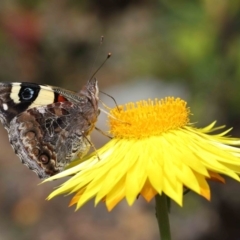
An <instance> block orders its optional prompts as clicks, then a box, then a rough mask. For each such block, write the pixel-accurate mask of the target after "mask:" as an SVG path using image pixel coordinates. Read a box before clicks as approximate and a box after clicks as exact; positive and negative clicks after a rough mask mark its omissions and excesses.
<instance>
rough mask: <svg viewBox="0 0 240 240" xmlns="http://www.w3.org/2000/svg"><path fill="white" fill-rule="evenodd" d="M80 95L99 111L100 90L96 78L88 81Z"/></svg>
mask: <svg viewBox="0 0 240 240" xmlns="http://www.w3.org/2000/svg"><path fill="white" fill-rule="evenodd" d="M80 95H84V96H85V97H87V98H88V100H89V101H90V102H91V103H92V105H93V107H94V109H95V110H98V100H99V97H98V95H99V88H98V81H97V79H96V78H92V79H90V80H88V82H87V84H86V85H85V86H84V87H83V89H82V90H81V91H80Z"/></svg>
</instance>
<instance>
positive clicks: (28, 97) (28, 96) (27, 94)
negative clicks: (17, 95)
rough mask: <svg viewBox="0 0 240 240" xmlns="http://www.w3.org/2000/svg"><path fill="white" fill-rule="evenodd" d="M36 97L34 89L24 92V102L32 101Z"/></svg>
mask: <svg viewBox="0 0 240 240" xmlns="http://www.w3.org/2000/svg"><path fill="white" fill-rule="evenodd" d="M33 95H34V90H33V89H32V88H25V89H23V90H22V93H21V97H22V99H23V100H31V99H32V98H33Z"/></svg>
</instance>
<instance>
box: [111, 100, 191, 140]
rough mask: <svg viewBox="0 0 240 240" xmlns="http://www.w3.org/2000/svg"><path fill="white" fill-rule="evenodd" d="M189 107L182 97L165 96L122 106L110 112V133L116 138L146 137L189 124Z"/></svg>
mask: <svg viewBox="0 0 240 240" xmlns="http://www.w3.org/2000/svg"><path fill="white" fill-rule="evenodd" d="M189 115H190V110H189V108H188V107H187V103H186V102H185V101H184V100H182V99H180V98H173V97H166V98H164V99H161V100H159V99H155V100H151V99H149V100H148V101H139V102H136V103H128V104H125V105H120V106H118V107H116V108H114V109H112V110H111V111H110V115H109V119H108V122H109V126H110V133H111V134H112V135H113V136H114V137H115V138H128V139H129V138H131V139H133V138H136V139H139V138H146V137H151V136H159V135H161V134H163V133H165V132H168V131H171V130H175V129H178V128H181V127H184V126H186V125H187V124H188V123H189Z"/></svg>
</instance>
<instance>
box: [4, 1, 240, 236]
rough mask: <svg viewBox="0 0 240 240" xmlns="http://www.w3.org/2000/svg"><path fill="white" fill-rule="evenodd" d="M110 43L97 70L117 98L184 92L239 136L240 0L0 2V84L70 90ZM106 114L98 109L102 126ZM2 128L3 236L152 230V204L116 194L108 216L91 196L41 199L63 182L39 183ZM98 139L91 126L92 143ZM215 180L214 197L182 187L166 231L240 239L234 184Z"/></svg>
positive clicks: (197, 113) (197, 108)
mask: <svg viewBox="0 0 240 240" xmlns="http://www.w3.org/2000/svg"><path fill="white" fill-rule="evenodd" d="M101 35H104V36H105V41H104V44H103V45H102V47H101V48H100V51H99V55H98V58H97V60H96V63H95V64H94V59H95V57H96V55H97V51H98V50H97V49H98V45H99V38H100V36H101ZM108 52H112V53H113V56H112V58H111V59H110V60H108V62H107V63H106V65H105V66H104V67H103V68H102V69H101V70H100V72H99V73H98V74H97V78H98V80H99V85H100V88H101V90H103V91H105V92H107V93H108V94H111V95H113V96H114V97H115V98H116V100H117V101H118V102H119V103H124V102H127V101H131V100H132V101H135V100H138V99H146V98H148V97H159V98H160V97H163V96H166V95H173V96H176V97H177V96H180V97H182V98H184V99H186V100H187V101H188V103H189V106H190V107H191V109H192V112H193V113H194V115H193V116H192V122H199V124H198V125H199V126H203V125H206V124H208V123H210V122H212V121H214V120H215V119H218V124H226V125H227V126H229V127H231V126H233V127H234V130H233V132H232V135H234V136H240V108H239V105H240V94H239V91H240V67H239V66H240V1H239V0H231V1H229V0H199V1H192V0H181V1H167V0H140V1H137V0H129V1H127V0H88V1H83V0H52V1H50V0H49V1H46V0H45V1H40V0H35V1H32V0H11V1H10V0H1V1H0V81H5V82H8V81H29V82H38V83H45V84H49V85H57V86H61V87H64V88H68V89H71V90H77V89H80V88H81V86H82V85H83V84H84V83H86V81H87V79H88V78H89V76H90V75H91V73H92V72H93V69H96V68H97V66H99V65H100V64H101V63H102V61H103V60H104V59H105V57H106V56H107V53H108ZM93 65H94V67H92V66H93ZM101 98H102V99H103V101H104V102H105V103H107V104H109V105H111V104H113V103H112V101H110V100H109V99H108V98H107V97H105V96H101ZM104 119H105V116H104V114H101V117H100V119H99V123H98V127H100V128H102V129H106V125H105V123H104V121H105V120H104ZM0 136H1V137H0V240H12V239H19V240H31V239H36V240H50V239H57V240H65V239H68V240H70V239H71V240H75V239H81V240H95V239H103V240H109V239H116V240H118V239H119V240H120V239H126V240H135V239H137V240H146V239H148V240H155V239H158V228H157V223H156V221H155V219H154V203H153V202H152V203H150V204H146V203H145V202H144V201H143V200H142V199H139V200H137V201H136V203H135V204H134V205H133V207H128V206H127V204H126V203H125V202H124V201H123V202H122V203H121V204H119V205H118V206H117V207H116V208H115V209H114V210H113V211H112V212H111V213H108V212H107V210H106V208H105V206H104V205H103V204H100V205H99V206H97V207H96V208H94V206H93V202H89V203H88V204H86V205H85V206H84V207H83V208H82V209H80V210H79V211H78V212H74V208H73V207H72V208H68V207H67V205H68V202H69V200H70V197H58V198H55V199H53V200H51V201H50V202H48V201H45V198H46V197H47V195H48V194H49V193H50V192H51V190H52V189H53V188H54V187H56V186H57V185H59V184H60V182H53V183H50V184H44V185H40V186H38V184H39V183H40V181H39V180H38V178H37V176H36V175H35V174H34V173H33V172H31V171H29V170H28V169H27V168H26V167H25V166H23V165H22V164H20V162H19V159H18V158H17V157H16V156H15V155H14V154H13V151H12V149H11V147H10V145H9V143H8V140H7V139H8V138H7V134H6V132H5V130H4V129H3V128H2V127H1V128H0ZM106 140H107V139H106V138H105V137H103V136H102V135H101V134H100V133H94V134H93V142H94V144H95V145H96V146H101V145H102V144H103V142H104V141H106ZM211 187H212V201H211V202H210V203H209V202H207V201H205V200H204V199H202V198H201V197H199V196H196V195H195V194H194V193H189V194H188V195H186V196H185V200H184V207H183V208H180V207H179V206H177V205H175V204H173V207H172V212H171V226H172V235H173V239H176V240H185V239H189V240H203V239H204V240H206V239H210V240H215V239H216V240H225V239H226V240H229V239H231V240H232V239H233V240H235V239H236V240H237V239H240V194H239V192H240V185H239V184H238V183H235V182H233V181H231V180H230V179H227V184H226V185H218V184H215V183H211Z"/></svg>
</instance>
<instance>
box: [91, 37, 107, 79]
mask: <svg viewBox="0 0 240 240" xmlns="http://www.w3.org/2000/svg"><path fill="white" fill-rule="evenodd" d="M103 40H104V36H101V37H100V42H99V46H98V50H97V54H96V56H95V59H94V61H93V64H92V67H91V71H90V74H91V73H92V72H93V68H94V66H95V64H96V62H97V59H98V56H99V51H100V47H101V45H102V44H103ZM90 76H91V75H90ZM90 79H92V77H91V78H90Z"/></svg>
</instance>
